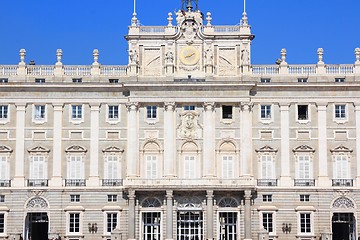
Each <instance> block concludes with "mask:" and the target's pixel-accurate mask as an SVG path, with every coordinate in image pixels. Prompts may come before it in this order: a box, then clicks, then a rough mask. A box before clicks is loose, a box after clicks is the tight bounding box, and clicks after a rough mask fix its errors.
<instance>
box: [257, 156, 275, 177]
mask: <svg viewBox="0 0 360 240" xmlns="http://www.w3.org/2000/svg"><path fill="white" fill-rule="evenodd" d="M260 161H261V162H260V164H261V166H260V167H261V179H269V180H270V179H274V174H273V169H274V167H273V157H272V156H271V155H262V156H261V158H260Z"/></svg>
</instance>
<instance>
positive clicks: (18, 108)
mask: <svg viewBox="0 0 360 240" xmlns="http://www.w3.org/2000/svg"><path fill="white" fill-rule="evenodd" d="M26 105H27V104H26V103H15V106H16V111H25V108H26Z"/></svg>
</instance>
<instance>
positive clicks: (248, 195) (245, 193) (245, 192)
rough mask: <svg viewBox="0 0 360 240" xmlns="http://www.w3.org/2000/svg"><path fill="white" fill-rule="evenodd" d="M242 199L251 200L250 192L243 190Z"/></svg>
mask: <svg viewBox="0 0 360 240" xmlns="http://www.w3.org/2000/svg"><path fill="white" fill-rule="evenodd" d="M244 198H245V199H250V198H251V190H245V191H244Z"/></svg>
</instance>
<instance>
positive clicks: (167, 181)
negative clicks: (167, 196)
mask: <svg viewBox="0 0 360 240" xmlns="http://www.w3.org/2000/svg"><path fill="white" fill-rule="evenodd" d="M255 184H256V181H255V180H254V179H252V178H241V179H220V178H219V179H213V178H198V179H185V178H158V179H139V178H136V179H126V180H124V185H125V186H137V187H142V186H144V187H145V186H146V187H155V188H156V187H161V186H179V187H187V186H215V187H216V186H221V187H225V188H226V187H234V186H254V185H255Z"/></svg>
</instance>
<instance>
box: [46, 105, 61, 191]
mask: <svg viewBox="0 0 360 240" xmlns="http://www.w3.org/2000/svg"><path fill="white" fill-rule="evenodd" d="M53 107H54V128H53V170H52V172H53V173H52V178H51V181H50V182H49V185H50V186H54V187H55V186H57V187H61V186H62V171H61V170H62V164H61V163H62V152H63V151H62V121H63V104H62V103H54V104H53Z"/></svg>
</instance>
